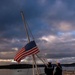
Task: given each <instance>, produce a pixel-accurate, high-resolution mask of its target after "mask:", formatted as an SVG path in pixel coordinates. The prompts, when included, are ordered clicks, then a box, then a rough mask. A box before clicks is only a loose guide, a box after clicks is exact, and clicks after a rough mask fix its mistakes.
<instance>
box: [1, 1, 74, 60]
mask: <svg viewBox="0 0 75 75" xmlns="http://www.w3.org/2000/svg"><path fill="white" fill-rule="evenodd" d="M74 3H75V1H74V0H72V1H71V0H16V1H15V0H13V1H10V0H6V1H4V0H3V1H0V10H1V11H0V52H6V51H12V52H13V53H12V56H7V53H6V56H7V57H3V54H1V55H2V56H1V58H4V59H5V58H13V55H14V50H13V49H15V48H18V49H20V48H21V47H22V46H23V45H25V44H26V43H27V37H26V33H25V29H24V23H23V21H22V17H21V14H20V11H21V10H23V12H24V15H25V20H26V22H27V23H28V25H29V27H30V30H31V31H32V33H33V35H34V38H35V40H36V43H37V45H38V46H39V48H40V51H41V52H46V53H48V54H47V55H46V57H47V58H50V57H51V58H63V57H72V56H73V57H75V56H74V53H75V51H74V49H75V4H74ZM29 34H30V38H32V36H31V33H29ZM68 51H69V53H68ZM53 52H54V53H53ZM70 52H71V54H70ZM51 53H52V54H51ZM72 53H73V54H72Z"/></svg>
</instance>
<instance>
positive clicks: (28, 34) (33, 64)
mask: <svg viewBox="0 0 75 75" xmlns="http://www.w3.org/2000/svg"><path fill="white" fill-rule="evenodd" d="M21 16H22V20H23V22H24V27H25V30H26V35H27V37H28V42H30V38H29V34H28V30H27V26H26V22H25V18H24V14H23V11H21ZM32 57H33V61H34V63H33V72H34V64H35V67H36V70H37V75H39V71H38V68H37V64H36V61H35V56H34V54H33V55H32ZM33 75H34V73H33Z"/></svg>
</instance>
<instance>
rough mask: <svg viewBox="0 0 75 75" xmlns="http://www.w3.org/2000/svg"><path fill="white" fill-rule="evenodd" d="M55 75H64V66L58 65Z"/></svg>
mask: <svg viewBox="0 0 75 75" xmlns="http://www.w3.org/2000/svg"><path fill="white" fill-rule="evenodd" d="M54 75H62V66H61V64H60V63H57V64H56V68H55V73H54Z"/></svg>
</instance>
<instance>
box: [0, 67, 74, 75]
mask: <svg viewBox="0 0 75 75" xmlns="http://www.w3.org/2000/svg"><path fill="white" fill-rule="evenodd" d="M39 70H40V72H41V73H44V68H39ZM63 70H75V67H63ZM32 72H33V70H32V69H0V75H33V74H32ZM35 73H36V72H35Z"/></svg>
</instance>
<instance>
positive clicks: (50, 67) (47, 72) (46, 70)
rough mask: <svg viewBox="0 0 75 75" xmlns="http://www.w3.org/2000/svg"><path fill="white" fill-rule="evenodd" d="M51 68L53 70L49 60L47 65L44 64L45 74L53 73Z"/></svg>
mask: <svg viewBox="0 0 75 75" xmlns="http://www.w3.org/2000/svg"><path fill="white" fill-rule="evenodd" d="M53 70H54V67H53V66H52V64H51V62H48V66H45V69H44V71H45V74H46V75H53Z"/></svg>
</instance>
